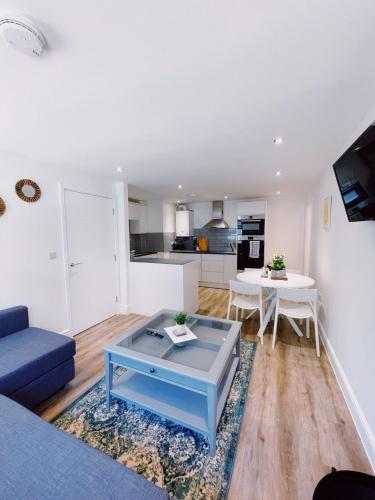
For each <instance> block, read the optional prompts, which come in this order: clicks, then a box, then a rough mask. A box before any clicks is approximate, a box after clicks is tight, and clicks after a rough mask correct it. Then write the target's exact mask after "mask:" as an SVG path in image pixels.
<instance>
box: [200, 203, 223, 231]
mask: <svg viewBox="0 0 375 500" xmlns="http://www.w3.org/2000/svg"><path fill="white" fill-rule="evenodd" d="M223 215H224V202H223V201H221V200H215V201H213V202H212V219H211V220H210V222H207V224H205V225H204V226H203V229H211V228H216V229H228V228H229V224H227V223H226V222H225V220H224V218H223Z"/></svg>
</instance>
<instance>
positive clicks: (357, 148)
mask: <svg viewBox="0 0 375 500" xmlns="http://www.w3.org/2000/svg"><path fill="white" fill-rule="evenodd" d="M333 168H334V171H335V174H336V179H337V182H338V184H339V188H340V192H341V196H342V201H343V202H344V206H345V210H346V214H347V216H348V219H349V222H356V221H364V220H375V122H374V123H373V124H372V125H371V126H370V127H369V128H368V129H367V130H366V131H365V132H364V133H363V134H362V135H361V136H360V137H359V138H358V139H357V140H356V141H355V143H354V144H353V145H352V146H350V148H349V149H348V150H347V151H345V153H344V154H343V155H342V156H341V157H340V158H339V159H338V160H337V161H336V162H335V163H334V165H333Z"/></svg>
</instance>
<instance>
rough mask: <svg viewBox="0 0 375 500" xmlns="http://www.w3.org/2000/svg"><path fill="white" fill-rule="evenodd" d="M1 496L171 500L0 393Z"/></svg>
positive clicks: (18, 498) (17, 498)
mask: <svg viewBox="0 0 375 500" xmlns="http://www.w3.org/2000/svg"><path fill="white" fill-rule="evenodd" d="M0 429H1V432H0V478H1V484H0V498H2V499H12V500H31V499H37V500H52V499H53V500H78V499H79V500H167V499H168V495H167V493H166V491H164V490H161V489H160V488H158V487H157V486H155V485H154V484H152V483H151V482H149V481H147V480H146V479H145V478H144V477H143V476H140V475H138V474H136V473H135V472H133V471H131V470H130V469H128V468H127V467H126V466H125V465H122V464H120V463H118V462H116V461H115V460H113V459H112V458H109V457H107V456H106V455H104V454H103V453H101V452H99V451H97V450H95V449H94V448H91V447H90V446H88V445H87V444H85V443H84V442H83V441H80V440H79V439H76V438H74V437H73V436H71V435H70V434H66V433H65V432H62V431H60V430H58V429H56V428H55V427H54V426H53V425H51V424H49V423H47V422H45V421H44V420H42V419H41V418H39V417H37V416H36V415H34V414H33V413H31V412H30V411H29V410H27V409H26V408H24V407H23V406H21V405H19V404H17V403H15V402H14V401H12V400H10V399H8V398H7V397H6V396H2V395H0Z"/></svg>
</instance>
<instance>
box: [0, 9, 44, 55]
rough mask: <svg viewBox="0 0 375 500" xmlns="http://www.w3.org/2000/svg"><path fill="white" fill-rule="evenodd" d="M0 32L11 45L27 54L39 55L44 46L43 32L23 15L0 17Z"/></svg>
mask: <svg viewBox="0 0 375 500" xmlns="http://www.w3.org/2000/svg"><path fill="white" fill-rule="evenodd" d="M0 33H1V36H2V37H3V39H4V40H5V41H6V42H7V43H8V44H9V45H10V46H11V47H13V48H14V49H16V50H18V51H19V52H22V54H26V55H28V56H33V57H38V56H41V55H42V54H43V51H44V49H45V48H46V41H45V38H44V36H43V34H42V33H41V32H40V31H39V30H38V29H37V28H36V27H35V26H34V25H33V24H32V22H31V21H30V20H29V19H26V18H24V17H20V16H3V17H0Z"/></svg>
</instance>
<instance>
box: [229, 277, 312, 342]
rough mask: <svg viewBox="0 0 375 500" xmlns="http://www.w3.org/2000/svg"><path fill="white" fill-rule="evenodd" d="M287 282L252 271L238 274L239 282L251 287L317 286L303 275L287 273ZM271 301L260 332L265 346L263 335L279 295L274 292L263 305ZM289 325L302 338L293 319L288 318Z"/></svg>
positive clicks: (259, 334) (259, 335)
mask: <svg viewBox="0 0 375 500" xmlns="http://www.w3.org/2000/svg"><path fill="white" fill-rule="evenodd" d="M286 275H287V278H288V279H287V280H280V279H279V280H277V279H276V280H275V279H271V278H270V277H267V278H263V277H262V271H261V270H260V269H259V270H257V269H256V270H252V271H245V272H243V273H238V274H237V279H238V281H242V282H243V283H249V284H250V285H260V286H261V287H264V288H266V289H270V288H271V289H276V292H277V289H279V288H309V287H311V286H313V285H314V284H315V280H314V279H313V278H310V276H304V275H303V274H296V273H288V271H287V273H286ZM267 301H269V302H270V305H269V307H268V309H267V312H266V314H265V316H264V318H263V328H260V329H259V331H258V337H260V340H261V343H262V344H263V334H264V331H265V329H266V328H267V325H268V323H269V322H270V320H271V318H272V315H273V313H274V311H275V308H276V301H277V294H276V293H275V290H273V291H272V292H271V293H270V294H269V295H268V297H267V298H266V299H265V300H264V301H263V303H265V302H267ZM287 319H288V321H289V323H290V324H291V326H292V328H293V330H294V331H295V332H296V334H297V335H298V336H299V337H302V335H303V334H302V332H301V330H300V328H299V327H298V326H297V324H296V322H295V321H294V320H293V319H292V318H287Z"/></svg>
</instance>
